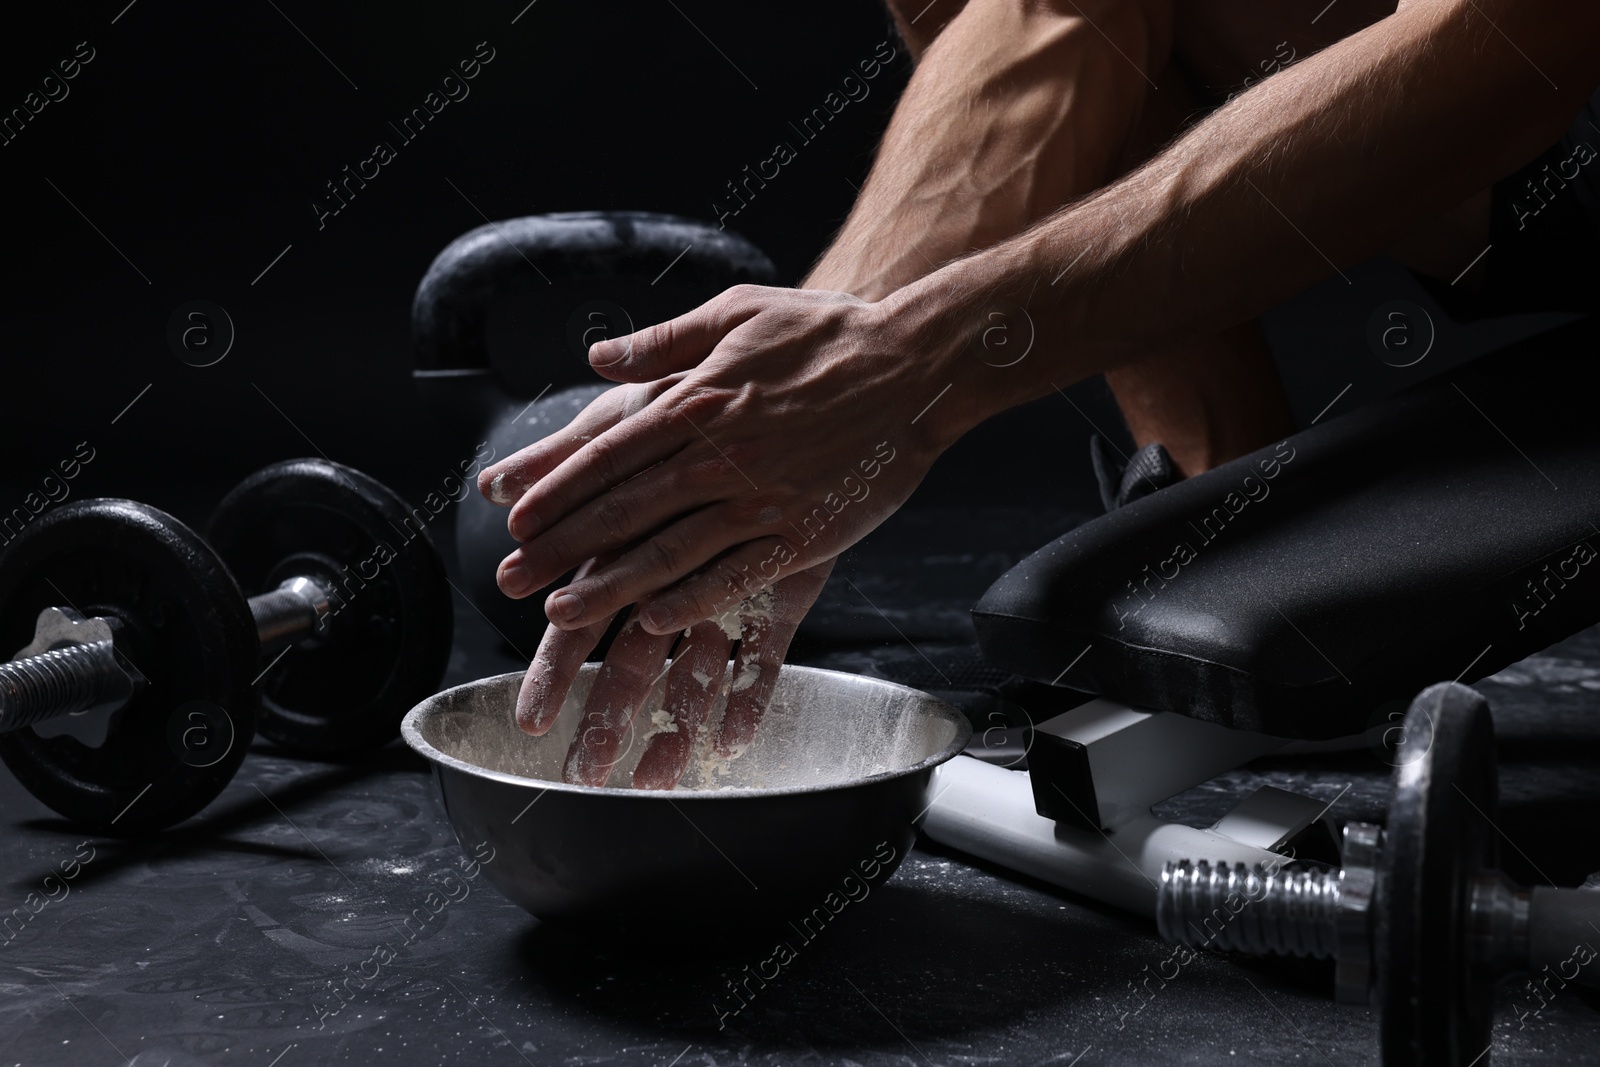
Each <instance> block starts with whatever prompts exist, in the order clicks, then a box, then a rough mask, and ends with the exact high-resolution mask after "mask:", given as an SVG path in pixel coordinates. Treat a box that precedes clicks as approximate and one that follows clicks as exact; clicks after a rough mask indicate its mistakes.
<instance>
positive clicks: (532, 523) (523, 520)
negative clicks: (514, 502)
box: [506, 511, 539, 541]
mask: <svg viewBox="0 0 1600 1067" xmlns="http://www.w3.org/2000/svg"><path fill="white" fill-rule="evenodd" d="M506 529H507V530H510V531H511V536H512V537H515V538H516V539H517V540H518V541H532V540H533V539H534V537H536V536H537V535H538V533H539V516H537V515H535V514H534V513H533V512H531V511H524V512H522V514H520V515H516V514H514V517H513V518H512V519H510V520H508V521H507V523H506Z"/></svg>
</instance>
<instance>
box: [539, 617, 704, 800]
mask: <svg viewBox="0 0 1600 1067" xmlns="http://www.w3.org/2000/svg"><path fill="white" fill-rule="evenodd" d="M677 638H678V635H677V634H675V633H674V634H666V635H662V636H658V635H656V634H652V633H646V632H645V631H644V630H643V629H642V628H640V626H639V625H638V617H637V613H635V614H634V615H633V616H631V617H629V619H628V621H627V623H626V624H625V625H624V626H623V627H622V632H621V633H619V634H618V635H617V639H616V640H615V641H613V642H611V650H610V651H609V652H607V653H606V661H605V662H604V663H602V664H601V665H600V673H599V676H598V677H596V678H595V680H594V688H593V689H591V690H589V699H588V701H587V702H586V703H585V704H584V707H583V719H582V720H581V721H580V722H579V724H578V733H577V735H576V736H575V737H573V739H572V745H571V746H570V747H569V748H568V749H567V761H566V764H565V766H563V767H562V770H561V780H562V781H563V782H570V783H572V784H574V785H595V786H599V785H605V784H606V779H607V778H609V777H610V776H611V768H612V767H613V766H615V765H616V763H617V761H618V760H620V759H621V758H622V757H623V756H625V755H626V754H627V749H626V748H625V747H624V744H625V743H626V744H631V743H632V741H633V737H634V733H635V731H633V730H632V729H630V728H629V727H630V726H631V724H632V722H633V716H634V713H635V712H637V711H638V710H639V705H640V704H642V703H643V702H644V698H645V695H646V694H648V693H649V692H650V687H651V686H652V685H653V684H655V680H656V679H657V678H658V677H659V676H660V675H661V670H662V667H663V665H664V663H665V661H666V658H667V653H668V652H669V651H670V650H671V649H672V642H673V641H675V640H677Z"/></svg>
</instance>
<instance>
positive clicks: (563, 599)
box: [545, 592, 583, 622]
mask: <svg viewBox="0 0 1600 1067" xmlns="http://www.w3.org/2000/svg"><path fill="white" fill-rule="evenodd" d="M545 613H546V614H548V615H549V616H550V619H551V621H553V622H571V621H572V620H573V619H576V618H577V617H578V616H579V615H582V614H583V600H582V598H580V597H579V596H578V594H576V593H567V592H562V593H557V594H556V595H555V596H553V597H551V598H550V603H549V604H547V605H545Z"/></svg>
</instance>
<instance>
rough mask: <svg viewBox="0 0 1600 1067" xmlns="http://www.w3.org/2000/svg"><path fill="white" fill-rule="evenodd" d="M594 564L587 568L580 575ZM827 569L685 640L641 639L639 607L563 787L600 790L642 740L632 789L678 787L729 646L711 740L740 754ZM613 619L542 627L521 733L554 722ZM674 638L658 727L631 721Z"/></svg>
mask: <svg viewBox="0 0 1600 1067" xmlns="http://www.w3.org/2000/svg"><path fill="white" fill-rule="evenodd" d="M592 566H593V565H592V564H589V565H586V566H585V568H584V570H585V571H588V570H591V569H592ZM832 570H833V562H832V561H831V560H829V561H827V562H825V563H822V564H819V565H817V566H816V567H813V568H811V569H810V570H806V571H801V572H800V573H798V574H795V575H792V576H790V577H788V578H785V579H784V580H782V581H781V582H779V583H778V584H777V585H775V586H773V587H772V589H771V590H770V591H768V592H765V593H761V594H758V596H757V597H756V598H754V600H755V602H754V604H752V605H750V606H749V610H746V611H744V612H743V613H730V614H729V615H728V616H726V617H724V618H720V619H709V620H706V621H705V622H701V623H699V624H698V625H696V626H695V627H693V628H692V629H691V630H690V631H689V632H688V633H687V634H686V635H684V636H683V638H682V640H681V641H678V633H677V632H676V631H674V632H672V633H670V634H666V635H664V636H657V635H654V634H650V633H647V632H646V631H645V630H643V629H642V628H641V627H639V626H638V613H637V610H635V612H634V614H633V615H632V616H630V618H629V620H628V623H627V625H626V626H625V627H624V628H623V630H622V632H621V633H619V634H618V635H617V639H616V641H614V642H613V643H612V645H611V650H610V652H609V653H608V654H607V656H606V660H605V663H604V664H602V665H601V667H600V675H599V677H598V678H596V679H595V683H594V687H593V688H592V689H590V691H589V698H588V701H587V703H586V704H585V706H584V710H583V720H582V722H581V724H580V726H579V729H578V733H577V734H576V735H575V736H574V737H573V739H572V744H571V746H570V747H569V748H568V749H567V760H566V764H565V766H564V768H563V770H562V776H561V777H562V781H566V782H574V783H578V784H581V785H593V786H600V785H605V784H606V780H607V778H609V776H610V774H611V768H612V767H613V766H615V765H616V764H617V763H618V762H620V761H621V760H622V758H623V757H624V756H626V755H627V754H628V751H629V750H630V748H631V747H632V746H633V745H635V744H638V743H639V740H640V739H641V738H644V737H646V736H648V737H649V741H648V747H647V748H646V749H645V751H644V754H643V756H642V757H641V758H640V760H639V763H638V766H637V767H636V769H635V770H634V774H633V784H634V786H635V787H636V788H639V789H671V788H672V787H673V786H675V785H677V784H678V780H679V779H680V778H682V777H683V775H684V772H685V771H686V770H688V767H689V760H690V758H691V757H692V755H693V751H694V747H695V741H696V740H697V739H698V738H699V736H700V733H701V731H702V730H703V729H704V728H705V725H706V720H707V719H708V718H709V716H710V714H711V709H712V707H713V706H714V705H715V703H716V700H717V696H718V694H719V693H720V691H721V688H722V683H723V679H724V676H725V675H726V674H727V673H728V670H729V667H728V656H729V653H730V652H731V651H732V649H733V645H734V641H735V640H737V641H738V642H739V650H738V659H737V660H735V661H734V664H733V668H732V674H733V677H732V679H731V682H730V686H731V689H730V692H729V695H728V708H727V711H726V712H725V713H724V715H723V717H722V722H721V724H720V726H719V727H718V729H717V736H716V738H715V739H714V740H713V742H712V744H713V747H714V751H715V752H716V753H717V755H719V756H722V757H724V758H727V757H730V756H736V755H738V753H739V752H741V751H742V750H743V748H744V746H745V745H748V744H749V743H750V741H751V739H752V738H753V737H754V736H755V730H756V726H757V725H758V724H759V723H760V721H761V716H762V714H763V713H764V712H765V711H766V707H767V701H768V699H770V697H771V696H772V689H773V686H774V685H776V684H777V680H778V668H779V667H781V666H782V665H783V657H784V654H785V653H786V652H787V651H788V648H789V642H790V640H792V639H793V637H794V632H795V629H796V628H797V627H798V626H799V625H800V620H801V619H802V618H804V617H805V613H806V612H807V611H808V610H809V609H810V607H811V605H812V603H813V602H814V601H815V600H816V599H817V594H818V593H820V592H821V591H822V586H823V583H825V582H826V581H827V579H828V574H829V572H831V571H832ZM580 573H582V572H580ZM743 606H744V605H741V607H743ZM610 621H611V620H610V617H607V618H604V619H601V620H600V621H599V622H596V623H594V624H592V625H590V626H586V627H583V628H582V629H578V630H563V629H560V628H559V627H556V626H551V627H549V628H548V629H546V630H545V633H544V639H543V640H542V641H540V642H539V651H538V653H537V654H535V655H534V657H533V663H532V664H530V665H529V667H528V674H527V677H526V678H525V679H524V680H523V683H522V691H521V692H520V694H519V695H518V697H517V724H518V725H519V726H521V727H522V729H523V730H525V731H527V732H528V733H530V734H536V735H537V734H543V733H545V732H546V731H548V730H549V729H550V727H551V726H552V725H554V724H555V721H556V718H557V716H558V714H559V713H560V711H561V707H562V704H563V702H564V701H565V699H566V695H567V691H568V690H569V689H570V688H571V687H572V683H573V680H574V679H575V678H576V677H577V675H578V668H579V667H580V666H581V665H582V664H583V662H584V660H585V658H587V657H588V655H589V653H590V652H592V651H593V650H594V646H595V643H596V642H598V641H599V640H600V637H601V635H602V634H603V633H604V632H605V629H606V626H607V625H608V624H609V623H610ZM735 635H738V636H737V637H736V636H735ZM674 641H678V644H677V649H676V651H675V653H674V654H673V656H672V665H671V668H670V669H669V670H668V672H667V683H666V684H667V691H666V697H665V699H664V700H663V701H662V705H661V711H660V712H658V713H657V714H656V716H655V721H652V722H650V723H635V722H634V719H635V716H636V715H637V713H638V710H639V707H640V705H641V704H643V703H644V700H645V697H646V696H648V695H649V692H650V690H651V688H652V687H653V686H654V685H655V682H656V680H657V679H658V678H659V677H660V674H661V671H662V664H663V662H664V661H665V660H666V658H667V655H668V653H669V652H673V647H672V646H673V642H674Z"/></svg>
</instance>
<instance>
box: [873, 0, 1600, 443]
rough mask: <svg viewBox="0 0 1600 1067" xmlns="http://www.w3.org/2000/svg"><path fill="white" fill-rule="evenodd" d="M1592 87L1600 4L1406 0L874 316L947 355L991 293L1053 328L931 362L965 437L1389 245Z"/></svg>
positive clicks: (949, 415) (1542, 131)
mask: <svg viewBox="0 0 1600 1067" xmlns="http://www.w3.org/2000/svg"><path fill="white" fill-rule="evenodd" d="M1596 83H1600V7H1596V6H1595V5H1594V4H1592V3H1589V2H1586V0H1584V2H1568V0H1559V2H1558V0H1546V2H1543V3H1533V2H1528V0H1434V2H1426V0H1413V2H1411V3H1408V4H1405V5H1403V6H1402V7H1401V9H1400V10H1399V11H1397V12H1396V13H1395V14H1394V15H1392V16H1390V17H1389V18H1387V19H1385V20H1383V21H1381V22H1379V23H1376V24H1374V25H1373V26H1371V27H1369V28H1368V29H1366V30H1364V31H1362V32H1360V33H1357V34H1355V35H1353V36H1351V37H1348V38H1346V39H1345V40H1343V41H1341V42H1339V43H1338V44H1335V45H1333V46H1332V47H1330V48H1328V49H1326V50H1324V51H1322V52H1320V53H1318V54H1317V55H1315V56H1313V57H1311V58H1310V59H1307V60H1305V61H1304V62H1302V63H1300V64H1299V65H1297V66H1294V67H1292V68H1290V69H1288V70H1287V71H1284V72H1283V73H1280V74H1278V75H1276V76H1275V77H1273V78H1270V79H1268V80H1266V81H1265V82H1263V83H1261V84H1260V85H1259V86H1258V87H1257V88H1255V89H1253V90H1251V91H1250V92H1248V93H1245V94H1242V95H1241V96H1239V97H1238V98H1237V99H1235V100H1234V101H1233V102H1232V103H1231V104H1229V105H1228V106H1226V107H1224V108H1222V109H1220V110H1219V111H1218V112H1216V113H1214V114H1213V115H1211V116H1210V117H1209V118H1207V119H1206V120H1205V121H1203V122H1201V123H1199V124H1198V125H1197V126H1196V127H1195V128H1194V129H1193V130H1191V131H1190V132H1189V133H1188V134H1187V135H1185V136H1184V137H1182V138H1181V139H1180V140H1178V141H1177V142H1176V143H1174V144H1173V145H1172V146H1171V147H1170V148H1169V149H1168V150H1167V151H1165V152H1163V153H1161V154H1160V155H1159V156H1157V157H1156V158H1155V159H1153V160H1152V161H1151V162H1150V163H1149V164H1147V165H1146V166H1144V167H1142V168H1140V169H1139V170H1137V171H1135V172H1133V173H1132V174H1130V175H1128V176H1127V177H1126V178H1124V179H1122V180H1121V181H1118V182H1116V183H1114V184H1113V185H1111V186H1109V187H1107V188H1106V189H1104V190H1103V191H1101V192H1099V193H1096V194H1094V195H1092V196H1090V197H1088V198H1086V199H1084V200H1082V201H1080V202H1078V203H1076V204H1074V205H1071V206H1069V207H1067V208H1065V209H1063V210H1061V211H1059V212H1057V213H1056V214H1055V215H1054V216H1052V217H1051V218H1049V219H1048V220H1046V221H1044V222H1042V223H1040V224H1039V225H1037V226H1035V227H1033V228H1032V229H1030V230H1029V231H1028V232H1026V233H1024V234H1021V235H1019V236H1017V237H1015V238H1013V239H1010V240H1008V241H1005V242H1003V243H1001V244H999V245H997V246H996V247H994V248H992V249H989V250H987V251H983V252H980V253H977V254H975V255H972V256H969V257H967V258H965V259H963V260H961V261H959V262H956V263H953V264H951V265H949V266H948V267H946V268H944V269H941V270H939V271H937V272H935V273H933V274H931V275H929V276H928V277H926V278H924V279H923V280H921V281H919V282H914V283H912V284H911V285H908V286H906V287H904V288H902V289H901V290H899V291H897V292H896V293H894V294H893V295H892V296H890V297H889V298H887V299H886V300H885V301H883V302H882V303H881V304H880V311H881V313H882V314H884V315H885V316H886V317H888V318H891V319H898V320H900V321H901V322H902V323H913V324H916V325H915V326H914V328H913V330H912V333H911V334H910V336H911V337H913V338H917V339H918V340H916V341H914V342H913V344H914V345H915V346H916V347H918V348H921V349H922V350H923V351H927V352H930V353H939V347H940V346H939V345H938V344H937V343H936V342H935V340H934V338H936V337H938V336H944V335H948V334H950V332H951V330H952V325H953V322H952V319H953V318H955V319H960V318H963V317H964V318H965V319H966V321H967V322H968V323H975V322H977V321H979V320H980V319H981V317H982V316H983V314H984V309H985V308H986V307H987V306H989V305H991V304H994V303H996V302H1010V303H1013V304H1016V305H1021V306H1023V307H1025V308H1026V309H1027V311H1028V313H1029V315H1030V316H1031V318H1032V319H1033V321H1034V324H1035V326H1036V328H1037V330H1038V335H1039V339H1038V343H1037V346H1036V347H1037V349H1038V351H1039V353H1040V358H1039V359H1038V360H1030V361H1029V362H1030V363H1031V364H1032V366H1031V367H1030V366H1029V365H1028V364H1023V365H1021V366H1019V367H1017V368H1007V369H995V368H990V367H985V366H984V365H983V364H982V363H981V362H977V361H972V360H965V361H962V360H961V359H960V357H959V354H958V353H939V355H937V356H936V357H935V358H942V359H945V360H947V361H948V363H949V368H948V369H949V371H950V377H951V378H952V379H953V380H956V381H958V382H965V384H967V385H968V388H967V389H965V390H962V389H960V388H959V387H958V388H957V389H955V390H952V395H953V396H954V397H955V399H956V402H955V403H952V404H949V405H941V406H942V407H944V409H945V410H944V411H943V412H942V413H941V414H940V418H941V419H942V420H943V425H944V432H945V433H947V434H950V435H953V436H959V434H960V433H961V432H964V431H965V430H966V429H967V428H969V427H970V426H972V425H974V424H975V423H976V422H978V421H981V420H982V419H983V418H985V417H987V416H988V415H990V414H993V413H994V412H996V411H998V410H1002V409H1004V408H1006V407H1009V406H1011V405H1013V404H1016V403H1019V402H1021V401H1024V400H1027V399H1031V398H1033V397H1036V396H1041V395H1044V394H1046V393H1048V392H1050V391H1051V390H1052V389H1053V387H1054V385H1065V384H1067V383H1068V382H1072V381H1077V380H1078V379H1081V378H1084V377H1086V376H1088V375H1090V374H1093V373H1095V372H1098V371H1103V370H1105V369H1107V368H1111V367H1115V366H1117V365H1119V364H1121V363H1123V362H1125V361H1127V360H1129V359H1131V358H1133V357H1135V356H1137V355H1138V354H1139V353H1141V352H1145V351H1149V350H1151V349H1153V348H1159V347H1161V346H1163V345H1166V344H1170V343H1173V342H1175V341H1179V340H1182V339H1184V338H1186V337H1193V336H1197V335H1204V334H1207V333H1211V332H1215V331H1217V330H1220V329H1222V328H1225V327H1227V326H1229V325H1231V324H1233V323H1236V322H1239V321H1241V320H1244V319H1246V318H1249V317H1251V316H1253V315H1256V314H1258V313H1260V312H1261V311H1263V310H1265V309H1267V308H1269V307H1271V306H1272V305H1274V304H1275V303H1277V302H1279V301H1281V300H1283V299H1285V298H1287V297H1289V296H1291V295H1293V294H1294V293H1296V292H1299V291H1301V290H1303V289H1304V288H1306V287H1307V286H1308V285H1310V284H1312V283H1315V282H1317V281H1319V280H1321V279H1323V278H1325V277H1328V276H1330V275H1333V274H1334V273H1335V271H1336V270H1337V269H1338V267H1339V266H1349V265H1351V264H1354V263H1356V262H1359V261H1360V260H1362V259H1364V258H1366V257H1368V256H1370V255H1372V254H1374V253H1376V252H1377V251H1379V250H1380V249H1382V248H1383V247H1384V246H1385V244H1386V243H1387V242H1389V241H1391V240H1392V239H1393V238H1394V237H1395V236H1396V235H1397V234H1399V233H1400V232H1402V231H1403V230H1404V229H1405V228H1406V227H1407V226H1408V224H1414V223H1415V222H1416V221H1417V220H1419V219H1420V218H1422V217H1424V216H1425V215H1427V214H1429V213H1430V212H1431V211H1434V210H1437V209H1438V207H1439V205H1442V204H1452V203H1456V202H1458V201H1460V200H1462V199H1464V198H1466V197H1467V196H1468V195H1470V194H1471V193H1473V192H1474V191H1475V190H1478V189H1481V188H1483V187H1485V186H1486V185H1488V184H1490V183H1491V182H1493V181H1495V180H1496V179H1498V178H1500V177H1502V176H1504V175H1505V174H1507V173H1510V172H1511V171H1513V170H1515V169H1516V167H1518V166H1519V165H1521V164H1522V163H1523V162H1525V161H1526V160H1528V159H1530V158H1532V157H1533V156H1534V155H1536V154H1537V153H1538V151H1539V150H1540V149H1541V148H1542V147H1544V146H1545V145H1547V144H1549V143H1550V142H1552V141H1554V140H1555V139H1556V137H1558V136H1559V135H1560V133H1561V132H1562V131H1563V130H1564V129H1565V128H1566V126H1567V124H1568V123H1569V122H1570V121H1571V118H1572V116H1573V115H1574V114H1575V113H1576V112H1577V110H1578V109H1579V107H1580V106H1581V104H1582V102H1583V100H1584V99H1586V98H1587V96H1588V95H1589V93H1590V92H1591V91H1592V90H1593V88H1594V86H1595V85H1596ZM1596 137H1597V140H1600V133H1597V135H1596ZM1080 256H1081V258H1080ZM1063 271H1065V274H1064V275H1063V274H1062V272H1063ZM968 329H969V332H970V329H971V327H970V326H969V327H968ZM1052 383H1054V385H1053V384H1052ZM963 395H964V396H965V397H966V400H965V401H963V400H962V399H961V398H962V396H963ZM953 436H952V439H953Z"/></svg>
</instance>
